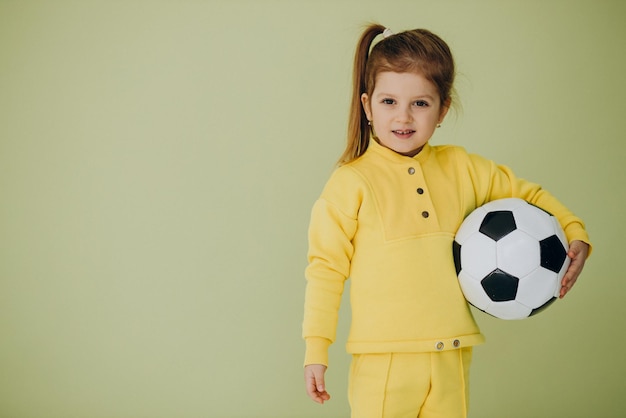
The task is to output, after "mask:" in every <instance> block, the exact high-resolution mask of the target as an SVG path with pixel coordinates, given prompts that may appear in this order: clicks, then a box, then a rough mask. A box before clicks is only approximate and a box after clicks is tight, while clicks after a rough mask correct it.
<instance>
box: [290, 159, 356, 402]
mask: <svg viewBox="0 0 626 418" xmlns="http://www.w3.org/2000/svg"><path fill="white" fill-rule="evenodd" d="M354 179H355V176H354V174H353V173H352V172H351V171H350V170H346V169H344V170H341V169H339V170H337V171H336V172H335V173H334V175H333V176H332V177H331V179H330V180H329V182H328V183H327V185H326V187H325V189H324V191H323V193H322V196H321V198H320V199H318V201H317V202H316V203H315V205H314V206H313V210H312V212H311V223H310V226H309V251H308V260H309V264H308V266H307V268H306V271H305V276H306V279H307V286H306V294H305V301H304V321H303V324H302V336H303V337H304V339H305V341H306V352H305V360H304V364H305V384H306V390H307V394H308V395H309V396H310V397H311V399H313V400H314V401H316V402H320V403H323V402H324V401H327V400H328V399H330V396H329V395H328V393H327V392H326V390H325V387H324V373H325V371H326V367H327V365H328V347H329V346H330V344H331V343H332V342H333V341H334V340H335V334H336V328H337V319H338V314H339V305H340V302H341V296H342V293H343V289H344V282H345V280H346V279H347V277H348V275H349V274H350V264H351V259H352V255H353V251H354V248H353V245H352V238H353V237H354V234H355V233H356V228H357V221H356V218H357V213H358V210H359V207H360V203H361V201H362V199H361V189H360V187H358V186H357V185H355V181H354Z"/></svg>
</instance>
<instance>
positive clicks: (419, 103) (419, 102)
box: [413, 100, 429, 107]
mask: <svg viewBox="0 0 626 418" xmlns="http://www.w3.org/2000/svg"><path fill="white" fill-rule="evenodd" d="M413 104H414V105H415V106H417V107H427V106H429V105H428V102H425V101H424V100H418V101H416V102H414V103H413Z"/></svg>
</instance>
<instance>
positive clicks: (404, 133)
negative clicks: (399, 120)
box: [391, 129, 415, 136]
mask: <svg viewBox="0 0 626 418" xmlns="http://www.w3.org/2000/svg"><path fill="white" fill-rule="evenodd" d="M391 132H393V133H394V134H396V135H399V136H409V135H412V134H414V133H415V131H414V130H412V129H406V130H395V131H391Z"/></svg>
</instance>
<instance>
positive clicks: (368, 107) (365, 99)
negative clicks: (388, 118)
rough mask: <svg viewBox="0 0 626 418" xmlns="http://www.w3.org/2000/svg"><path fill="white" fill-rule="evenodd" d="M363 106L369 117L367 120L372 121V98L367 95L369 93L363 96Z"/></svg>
mask: <svg viewBox="0 0 626 418" xmlns="http://www.w3.org/2000/svg"><path fill="white" fill-rule="evenodd" d="M361 104H362V105H363V111H364V112H365V115H366V116H367V120H369V121H371V120H372V106H371V103H370V98H369V96H368V95H367V93H363V94H362V95H361Z"/></svg>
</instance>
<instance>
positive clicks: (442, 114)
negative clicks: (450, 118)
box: [438, 98, 452, 124]
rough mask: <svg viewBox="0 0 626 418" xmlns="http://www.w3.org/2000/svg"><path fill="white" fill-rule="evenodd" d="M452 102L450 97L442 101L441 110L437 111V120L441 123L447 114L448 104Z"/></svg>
mask: <svg viewBox="0 0 626 418" xmlns="http://www.w3.org/2000/svg"><path fill="white" fill-rule="evenodd" d="M451 104H452V100H451V99H450V98H448V99H447V100H446V101H445V102H443V103H442V105H441V110H440V111H439V122H438V123H440V124H441V123H442V122H443V120H444V119H445V118H446V115H447V114H448V110H450V105H451Z"/></svg>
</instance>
